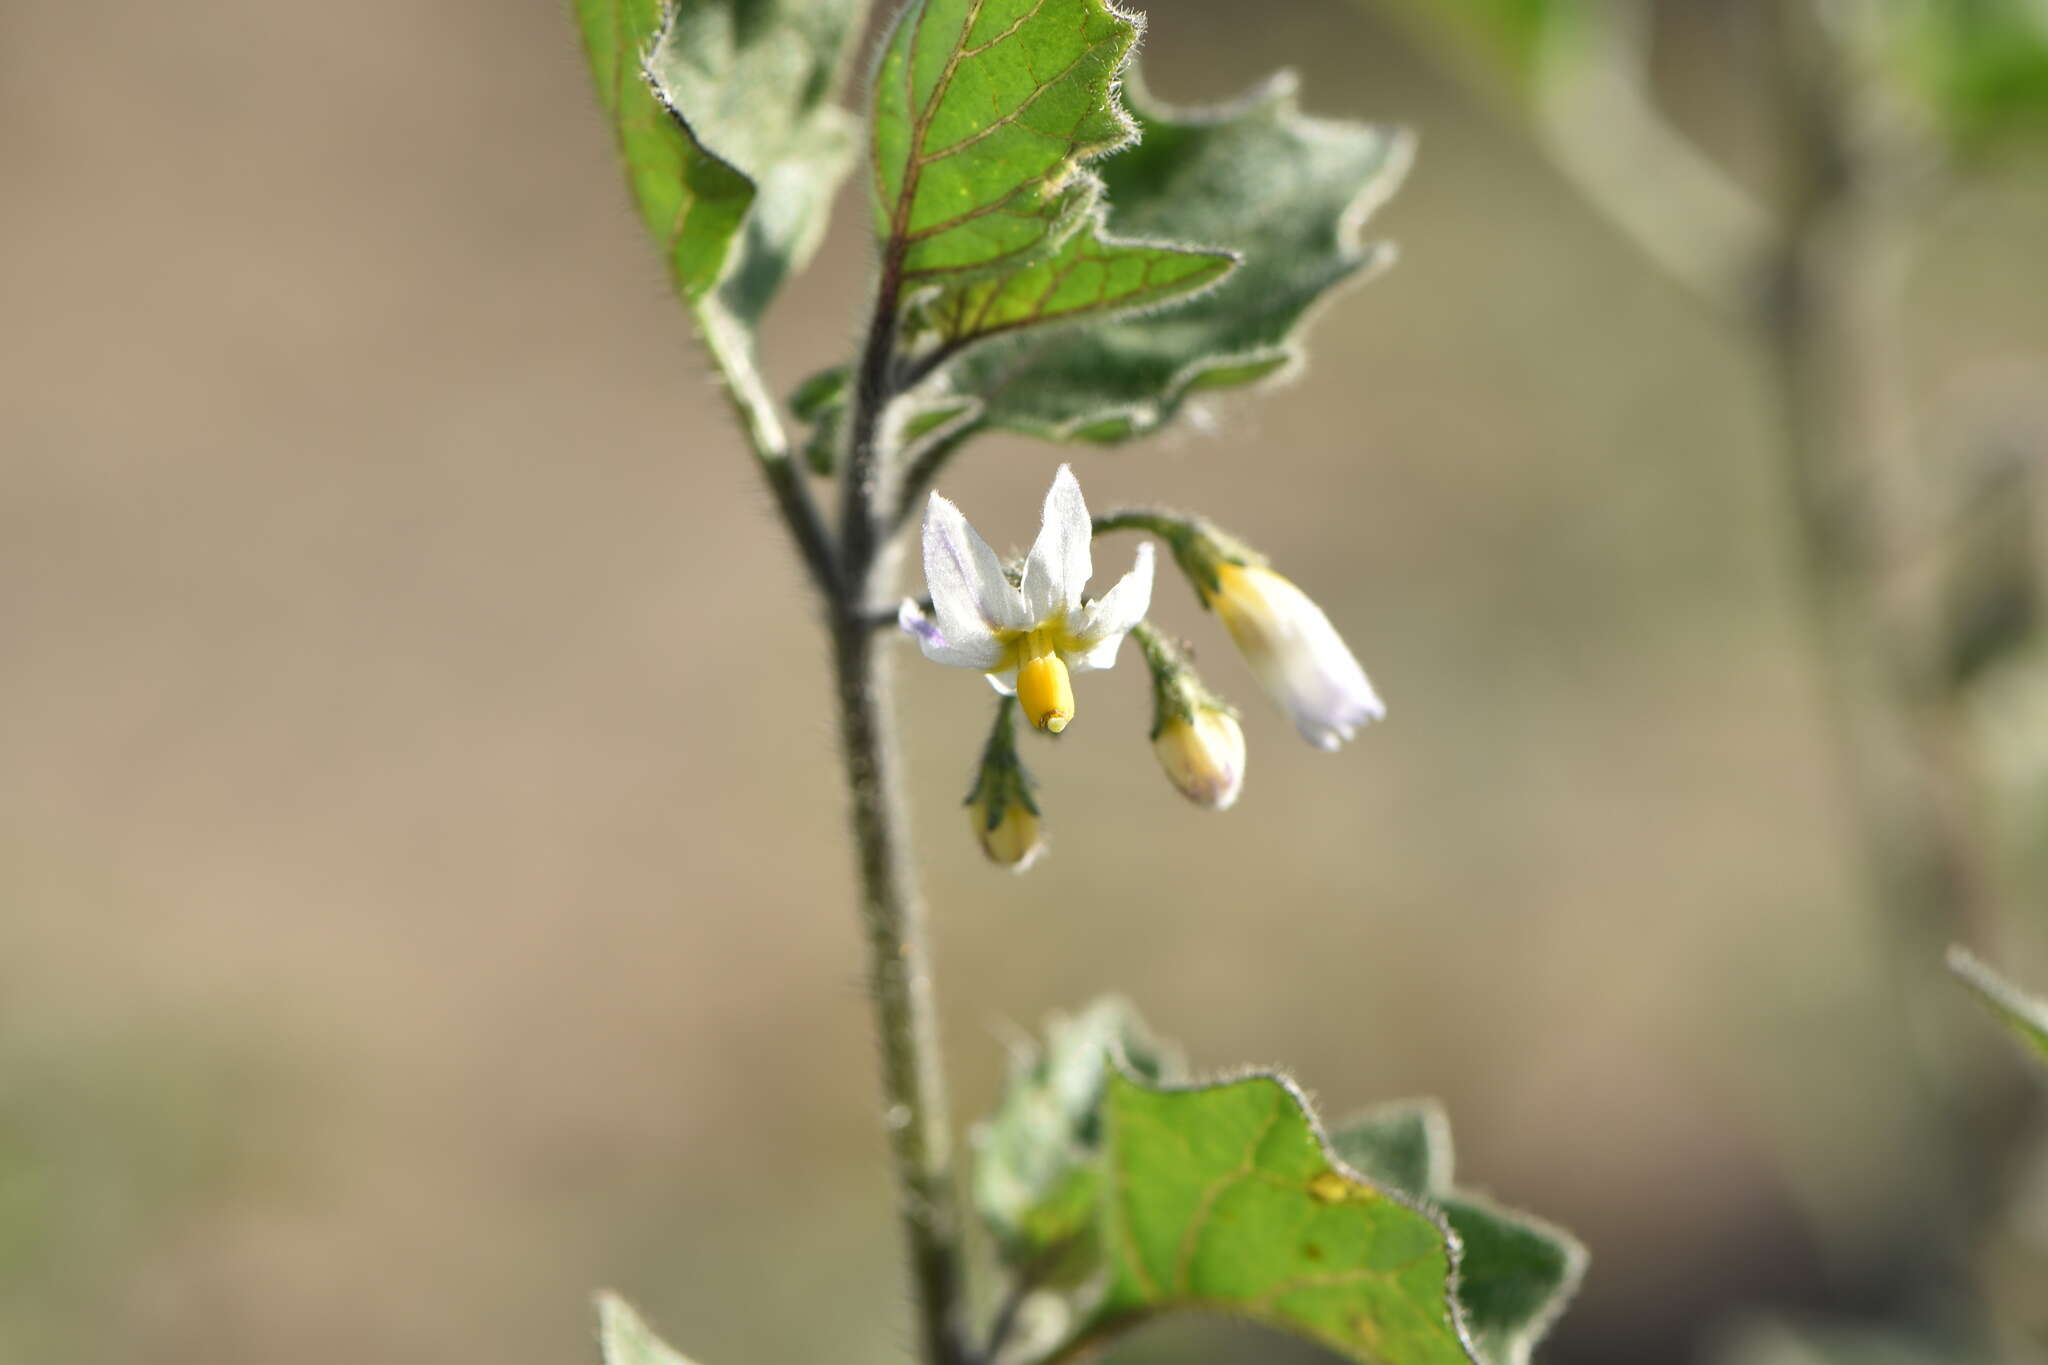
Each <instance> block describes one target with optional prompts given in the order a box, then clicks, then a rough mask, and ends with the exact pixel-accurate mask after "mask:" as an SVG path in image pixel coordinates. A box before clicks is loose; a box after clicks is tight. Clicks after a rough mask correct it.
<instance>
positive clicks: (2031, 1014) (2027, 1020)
mask: <svg viewBox="0 0 2048 1365" xmlns="http://www.w3.org/2000/svg"><path fill="white" fill-rule="evenodd" d="M1948 967H1949V970H1950V971H1952V972H1954V973H1955V974H1956V975H1957V976H1959V977H1961V978H1962V979H1963V983H1964V984H1965V985H1967V986H1969V987H1970V988H1971V989H1972V990H1973V991H1975V992H1976V993H1977V998H1978V999H1979V1000H1981V1001H1982V1002H1983V1003H1984V1005H1985V1007H1986V1008H1988V1009H1989V1010H1990V1011H1991V1012H1992V1014H1994V1015H1996V1016H1997V1017H1998V1020H1999V1021H2000V1022H2001V1023H2003V1024H2004V1025H2005V1026H2006V1027H2007V1028H2009V1029H2011V1030H2012V1032H2013V1034H2014V1035H2015V1036H2016V1037H2018V1038H2019V1040H2020V1041H2021V1042H2023V1043H2025V1044H2026V1045H2027V1046H2028V1047H2030V1048H2032V1049H2033V1050H2034V1051H2035V1052H2036V1053H2037V1054H2039V1056H2040V1057H2041V1059H2042V1060H2043V1061H2048V1000H2041V999H2039V998H2037V997H2035V996H2031V995H2028V994H2027V993H2026V992H2025V991H2023V990H2021V989H2020V988H2019V987H2017V986H2015V985H2013V984H2012V983H2011V982H2010V981H2007V980H2006V979H2005V978H2004V977H2002V976H2000V975H1999V974H1998V973H1996V972H1994V971H1992V970H1991V968H1989V967H1987V966H1985V965H1984V963H1982V962H1981V961H1979V960H1978V959H1977V957H1976V956H1975V955H1974V954H1972V953H1971V952H1970V951H1969V950H1968V949H1966V948H1963V947H1960V946H1958V947H1952V948H1950V949H1949V950H1948Z"/></svg>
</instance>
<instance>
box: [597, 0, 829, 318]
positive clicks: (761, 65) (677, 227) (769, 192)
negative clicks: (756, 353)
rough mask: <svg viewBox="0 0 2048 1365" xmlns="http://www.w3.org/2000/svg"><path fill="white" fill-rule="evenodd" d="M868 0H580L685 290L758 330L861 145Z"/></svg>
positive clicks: (631, 171) (607, 87) (658, 238)
mask: <svg viewBox="0 0 2048 1365" xmlns="http://www.w3.org/2000/svg"><path fill="white" fill-rule="evenodd" d="M862 10H863V6H862V4H861V3H860V0H679V3H677V4H676V5H675V7H674V9H673V12H672V13H670V14H669V15H668V16H667V19H668V22H667V24H666V26H665V27H664V23H663V20H664V11H663V7H662V5H661V3H660V0H577V4H576V13H577V18H578V20H579V22H580V23H581V26H582V30H583V38H584V46H585V48H586V50H587V52H588V54H589V57H590V66H591V75H592V77H593V79H594V80H595V82H596V85H597V91H598V97H599V100H600V102H601V103H602V104H603V106H604V108H605V111H606V113H607V114H609V115H610V117H611V119H612V122H613V124H614V127H615V128H616V130H617V134H618V138H619V146H620V150H621V153H622V155H623V157H624V160H625V164H626V175H627V179H628V182H629V183H630V184H631V186H632V190H633V196H634V199H635V201H636V203H637V204H638V206H639V209H640V216H641V219H642V221H643V222H644V223H645V225H646V227H647V230H648V233H649V234H650V235H651V236H652V237H653V238H654V240H655V242H656V243H657V244H658V245H659V246H660V248H661V250H662V254H663V256H664V259H665V260H666V262H667V265H668V268H669V273H670V275H671V277H672V278H673V280H674V282H675V285H676V288H677V290H678V292H680V293H681V294H682V295H683V297H684V298H685V299H687V300H688V301H690V302H691V303H692V304H695V305H698V306H699V307H700V308H703V307H707V306H716V307H717V308H718V309H719V310H720V311H721V312H722V313H723V314H724V315H725V316H726V317H728V318H730V319H732V320H733V321H735V322H737V323H738V324H740V325H741V326H742V327H744V328H751V327H752V326H753V325H754V324H755V323H756V322H757V321H758V320H759V318H760V316H761V312H762V310H763V309H764V308H766V306H767V304H768V302H769V300H770V298H772V296H773V295H774V293H775V291H776V290H777V289H778V288H779V287H780V285H781V284H782V282H783V281H784V280H785V279H786V278H787V276H788V275H789V274H790V272H791V271H793V270H795V269H797V268H799V267H800V266H802V265H803V263H804V262H805V261H806V260H807V259H808V258H809V256H810V254H811V252H812V251H813V250H814V249H815V248H816V246H817V243H818V239H819V236H820V235H821V234H822V232H823V230H824V225H825V217H826V211H827V209H828V207H829V204H830V199H831V196H832V188H833V186H834V184H836V183H837V181H838V180H839V178H840V177H841V176H842V175H843V174H844V173H845V170H846V168H847V166H848V164H849V163H850V161H851V157H852V152H853V147H854V129H853V124H852V120H851V119H850V118H849V116H848V115H847V114H846V113H845V112H844V111H843V110H841V109H839V108H837V107H836V106H835V105H834V103H833V100H834V97H835V96H836V94H837V92H838V89H839V87H840V85H841V83H842V80H843V73H844V69H845V65H846V55H847V49H848V45H849V43H850V40H851V38H852V35H853V32H854V30H855V28H856V26H857V25H858V23H859V22H860V18H861V14H862Z"/></svg>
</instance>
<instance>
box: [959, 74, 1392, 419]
mask: <svg viewBox="0 0 2048 1365" xmlns="http://www.w3.org/2000/svg"><path fill="white" fill-rule="evenodd" d="M1124 91H1125V94H1126V96H1127V98H1128V99H1129V100H1130V105H1131V109H1132V111H1133V112H1134V113H1135V114H1136V116H1137V119H1138V124H1139V128H1140V131H1141V133H1142V137H1141V140H1140V141H1139V143H1138V144H1137V145H1136V146H1135V147H1133V148H1132V149H1130V150H1128V151H1125V152H1122V153H1120V154H1119V155H1117V156H1115V157H1113V158H1111V159H1110V160H1109V161H1107V162H1105V163H1104V164H1103V169H1102V178H1103V180H1104V182H1105V184H1106V186H1107V190H1108V196H1109V202H1110V204H1111V206H1112V213H1111V217H1110V222H1111V224H1112V226H1114V227H1115V229H1116V230H1117V231H1118V232H1121V233H1127V234H1130V235H1132V236H1135V237H1139V238H1145V239H1156V240H1163V241H1191V242H1205V243H1210V244H1212V245H1215V246H1218V247H1223V248H1228V249H1230V250H1232V251H1235V252H1236V253H1237V254H1238V256H1239V258H1240V260H1241V264H1240V265H1239V266H1238V267H1237V269H1236V270H1235V271H1234V272H1233V273H1232V274H1231V275H1230V277H1229V278H1227V279H1225V280H1223V281H1222V282H1221V283H1220V284H1219V285H1217V286H1216V287H1215V288H1213V289H1210V290H1209V291H1208V292H1206V293H1203V294H1201V295H1199V296H1198V297H1195V298H1193V299H1192V300H1190V301H1187V302H1184V303H1180V304H1178V305H1176V306H1174V307H1172V308H1169V309H1164V310H1161V311H1157V312H1149V313H1145V314H1142V315H1139V316H1132V317H1125V318H1119V319H1117V320H1114V321H1107V322H1101V323H1098V324H1096V325H1092V326H1090V327H1087V328H1086V329H1083V330H1081V331H1078V332H1076V333H1072V334H1065V335H1061V336H1058V337H1054V338H1038V337H1032V336H1029V335H1024V336H1017V337H1011V338H1004V339H1001V340H998V341H996V342H993V343H991V344H989V345H986V346H982V347H978V348H976V349H975V350H974V351H972V352H970V353H968V354H967V355H965V356H963V357H961V358H960V359H959V360H957V361H955V362H954V363H953V364H952V365H951V366H950V367H949V368H948V370H947V371H946V372H945V375H944V380H945V382H946V383H947V384H949V385H950V386H951V388H952V389H953V390H954V391H956V392H959V393H963V394H970V395H973V396H975V397H977V398H979V399H980V400H981V401H982V402H983V404H984V405H985V410H984V412H983V414H982V417H981V418H980V421H981V422H982V423H983V424H984V425H987V426H994V427H1002V428H1006V429H1009V430H1013V431H1021V432H1025V433H1027V434H1031V435H1037V436H1044V437H1050V438H1052V439H1056V440H1089V441H1099V442H1115V441H1122V440H1128V439H1130V438H1132V437H1135V436H1140V435H1143V434H1144V433H1146V432H1149V431H1152V430H1154V429H1156V428H1157V427H1158V426H1160V425H1161V424H1162V423H1163V422H1165V421H1167V420H1168V419H1169V418H1171V417H1172V416H1173V415H1174V414H1175V412H1177V411H1178V410H1179V409H1180V408H1181V406H1182V404H1183V403H1184V402H1185V401H1186V400H1187V398H1188V397H1189V395H1190V394H1193V393H1195V392H1197V391H1200V390H1204V389H1214V388H1222V387H1233V386H1238V385H1244V384H1250V383H1253V382H1255V381H1257V380H1260V379H1264V378H1267V377H1268V376H1271V375H1273V374H1275V373H1278V372H1280V371H1284V370H1288V369H1290V368H1292V367H1293V366H1294V365H1295V364H1296V363H1297V362H1298V361H1299V359H1300V355H1301V349H1300V342H1299V338H1298V333H1299V330H1300V328H1301V325H1302V323H1303V321H1304V319H1305V318H1306V317H1307V315H1308V314H1309V312H1310V310H1311V309H1312V308H1313V307H1314V305H1315V304H1316V303H1317V301H1318V300H1320V299H1322V298H1323V297H1324V296H1325V295H1327V294H1328V293H1329V292H1330V291H1331V290H1332V289H1333V288H1335V287H1336V286H1338V285H1340V284H1342V283H1344V282H1345V281H1347V280H1355V279H1359V278H1362V277H1364V276H1365V275H1368V274H1370V273H1371V272H1372V270H1373V269H1374V268H1375V267H1376V266H1379V265H1383V264H1385V263H1386V262H1387V261H1389V260H1390V259H1391V255H1392V253H1391V250H1390V249H1389V248H1387V247H1385V246H1384V245H1371V246H1368V245H1365V244H1363V243H1362V242H1361V241H1360V231H1361V228H1362V227H1363V224H1364V222H1365V219H1366V218H1367V216H1368V215H1369V214H1370V213H1371V212H1372V210H1373V209H1374V208H1376V207H1377V206H1378V205H1379V204H1380V203H1381V202H1382V201H1384V200H1385V199H1386V198H1387V196H1388V195H1390V194H1392V193H1393V191H1394V189H1395V187H1396V186H1397V185H1398V184H1399V183H1400V179H1401V176H1402V174H1403V173H1404V172H1405V171H1406V169H1407V166H1408V163H1409V160H1410V156H1411V151H1412V144H1411V140H1410V139H1409V137H1408V136H1407V135H1406V134H1405V133H1404V132H1402V131H1399V130H1396V129H1390V128H1380V127H1367V126H1363V125H1358V124H1351V123H1338V122H1330V121H1326V120H1321V119H1312V118H1308V117H1306V116H1304V115H1303V114H1302V113H1301V112H1300V110H1299V107H1298V104H1297V101H1296V98H1295V81H1294V79H1293V77H1292V76H1291V75H1288V74H1286V73H1282V74H1281V75H1280V76H1277V77H1275V78H1274V79H1272V80H1271V81H1269V82H1267V83H1266V84H1265V85H1264V86H1263V87H1261V88H1260V89H1259V90H1257V91H1255V92H1253V93H1252V94H1251V95H1249V96H1248V97H1246V98H1245V99H1243V100H1241V101H1239V102H1237V103H1236V104H1234V105H1231V106H1228V107H1225V108H1221V109H1213V110H1198V111H1187V112H1181V111H1174V110H1170V109H1168V108H1167V107H1165V106H1164V105H1161V104H1159V103H1157V102H1156V101H1154V100H1152V99H1151V98H1150V97H1149V96H1148V95H1146V93H1145V92H1144V90H1143V89H1142V87H1140V86H1139V85H1138V83H1137V81H1136V79H1135V77H1133V78H1132V79H1131V80H1129V81H1127V82H1126V84H1125V87H1124Z"/></svg>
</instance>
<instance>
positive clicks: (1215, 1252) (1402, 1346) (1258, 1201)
mask: <svg viewBox="0 0 2048 1365" xmlns="http://www.w3.org/2000/svg"><path fill="white" fill-rule="evenodd" d="M1104 1109H1105V1113H1106V1116H1107V1125H1108V1130H1109V1142H1108V1152H1109V1158H1108V1193H1107V1198H1106V1201H1105V1206H1104V1218H1105V1220H1106V1222H1105V1228H1106V1241H1107V1244H1108V1247H1109V1254H1110V1278H1109V1282H1108V1288H1107V1291H1106V1293H1105V1295H1104V1298H1103V1301H1102V1303H1101V1305H1100V1306H1099V1307H1098V1308H1097V1309H1096V1311H1095V1314H1094V1317H1093V1319H1092V1323H1091V1326H1092V1329H1093V1330H1105V1329H1113V1327H1114V1325H1115V1324H1116V1323H1117V1322H1118V1320H1120V1319H1121V1320H1132V1319H1138V1318H1142V1317H1144V1316H1147V1315H1149V1314H1152V1313H1156V1312H1158V1311H1160V1310H1162V1309H1169V1308H1206V1309H1211V1310H1216V1311H1221V1312H1227V1313H1233V1314H1236V1315H1239V1316H1243V1317H1247V1318H1251V1319H1254V1320H1256V1321H1259V1322H1263V1323H1265V1324H1267V1325H1269V1326H1272V1327H1276V1328H1280V1329H1281V1330H1284V1331H1288V1332H1292V1333H1294V1334H1296V1335H1298V1336H1302V1337H1306V1338H1308V1339H1310V1340H1313V1341H1316V1342H1319V1343H1321V1344H1322V1345H1324V1346H1326V1347H1328V1348H1329V1349H1331V1350H1333V1351H1335V1352H1337V1353H1338V1354H1339V1355H1342V1356H1345V1357H1346V1358H1348V1359H1351V1360H1357V1361H1365V1362H1372V1363H1373V1365H1466V1362H1470V1361H1473V1360H1476V1359H1478V1357H1477V1356H1476V1354H1474V1353H1473V1351H1472V1349H1471V1347H1470V1344H1469V1340H1468V1338H1467V1336H1466V1333H1465V1330H1464V1328H1463V1326H1462V1324H1461V1323H1460V1321H1459V1313H1458V1310H1457V1307H1456V1300H1455V1296H1454V1294H1453V1285H1454V1283H1455V1279H1456V1270H1455V1267H1456V1257H1457V1251H1456V1242H1455V1240H1454V1239H1453V1238H1452V1236H1451V1234H1450V1232H1449V1230H1448V1228H1447V1227H1446V1225H1445V1224H1444V1222H1443V1221H1442V1219H1441V1217H1440V1216H1439V1215H1435V1214H1432V1213H1431V1212H1429V1211H1428V1210H1426V1209H1425V1208H1423V1207H1422V1206H1421V1205H1420V1204H1419V1203H1416V1202H1414V1201H1411V1200H1410V1199H1408V1198H1406V1197H1404V1196H1402V1195H1399V1194H1396V1193H1395V1192H1393V1191H1391V1190H1386V1189H1382V1188H1379V1187H1377V1186H1375V1185H1373V1184H1371V1183H1370V1182H1368V1181H1366V1180H1365V1179H1363V1178H1361V1177H1360V1176H1358V1175H1357V1174H1355V1173H1354V1172H1352V1171H1350V1170H1349V1169H1348V1168H1347V1167H1346V1166H1345V1164H1344V1163H1343V1161H1342V1160H1341V1159H1340V1158H1339V1157H1337V1156H1336V1155H1335V1154H1334V1153H1333V1152H1331V1150H1330V1149H1329V1147H1328V1146H1327V1145H1326V1144H1325V1143H1324V1141H1323V1139H1322V1137H1321V1135H1320V1134H1319V1133H1318V1132H1317V1131H1316V1128H1315V1125H1314V1123H1313V1121H1312V1120H1311V1119H1310V1117H1309V1113H1308V1108H1307V1105H1306V1103H1305V1101H1304V1100H1303V1099H1302V1097H1301V1095H1300V1093H1299V1092H1298V1091H1296V1090H1295V1088H1294V1087H1293V1085H1292V1084H1291V1083H1289V1082H1288V1081H1285V1080H1283V1079H1282V1078H1280V1077H1278V1076H1247V1077H1243V1078H1241V1079H1238V1080H1232V1081H1225V1082H1222V1083H1219V1084H1215V1085H1209V1086H1199V1087H1195V1088H1191V1089H1166V1088H1154V1087H1152V1086H1149V1085H1147V1084H1145V1083H1143V1082H1141V1081H1138V1080H1135V1079H1133V1078H1131V1077H1128V1076H1125V1075H1123V1074H1121V1073H1117V1074H1113V1075H1112V1076H1111V1077H1110V1078H1109V1088H1108V1092H1107V1095H1106V1097H1105V1100H1104Z"/></svg>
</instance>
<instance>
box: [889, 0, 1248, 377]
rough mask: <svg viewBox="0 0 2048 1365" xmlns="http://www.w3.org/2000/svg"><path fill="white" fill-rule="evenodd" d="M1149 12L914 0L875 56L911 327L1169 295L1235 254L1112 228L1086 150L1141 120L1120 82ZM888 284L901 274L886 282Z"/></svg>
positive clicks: (972, 327) (902, 295)
mask: <svg viewBox="0 0 2048 1365" xmlns="http://www.w3.org/2000/svg"><path fill="white" fill-rule="evenodd" d="M1138 31H1139V22H1138V20H1136V19H1134V18H1132V17H1129V16H1126V15H1124V14H1122V13H1120V12H1118V11H1117V10H1116V9H1114V8H1112V7H1111V6H1110V5H1109V4H1107V3H1105V0H911V3H910V4H909V5H907V6H906V7H905V8H904V10H903V12H902V14H901V15H900V16H899V17H898V19H897V21H896V24H895V27H894V28H893V29H892V30H891V32H890V35H889V39H888V41H887V43H886V45H885V46H884V48H883V50H882V57H881V61H880V62H879V63H878V65H877V67H876V70H875V80H874V91H873V118H872V120H871V124H870V134H869V137H870V150H871V154H872V165H871V168H870V169H871V172H872V177H873V189H874V224H875V233H876V236H877V238H878V240H879V241H880V243H881V247H882V258H883V277H884V279H885V281H892V282H893V283H894V286H895V288H896V290H897V297H896V299H895V300H894V301H893V302H894V303H895V304H896V305H897V306H899V307H900V308H901V310H902V314H903V316H902V325H903V328H904V332H905V335H906V338H909V339H918V338H920V337H923V334H926V333H936V334H937V335H936V336H935V337H924V339H923V344H924V345H926V346H928V347H929V346H939V347H943V348H945V352H946V353H950V352H951V351H953V350H957V349H959V348H962V347H964V346H966V345H967V344H968V343H969V342H972V341H974V340H977V339H979V338H981V337H984V336H989V335H994V334H997V333H1000V332H1005V331H1012V330H1016V329H1019V328H1023V327H1027V326H1033V325H1037V324H1041V323H1047V322H1054V321H1072V320H1075V319H1078V318H1083V317H1097V316H1105V315H1108V314H1110V313H1113V312H1117V311H1120V310H1123V309H1128V308H1134V307H1146V306H1153V305H1156V304H1159V303H1161V302H1164V301H1166V300H1168V299H1172V298H1177V297H1180V296H1183V295H1186V294H1188V293H1191V292H1193V291H1195V290H1199V289H1201V288H1204V287H1206V286H1207V285H1209V284H1210V283H1212V282H1214V281H1215V280H1216V279H1217V278H1218V277H1220V276H1221V275H1222V274H1223V273H1224V272H1225V271H1227V270H1229V268H1230V266H1231V259H1230V255H1229V253H1227V252H1222V251H1216V250H1213V249H1200V248H1190V247H1184V246H1180V245H1176V244H1174V243H1173V242H1171V241H1167V242H1146V241H1120V240H1117V239H1114V238H1111V237H1108V236H1107V235H1105V234H1104V233H1103V232H1102V231H1101V214H1100V208H1099V205H1098V199H1099V195H1100V188H1101V187H1100V182H1099V181H1098V180H1097V179H1096V178H1095V176H1094V175H1093V174H1092V173H1091V172H1090V171H1088V170H1087V169H1085V167H1086V165H1087V163H1089V162H1091V161H1093V160H1094V159H1095V158H1097V157H1100V156H1102V155H1104V154H1105V153H1108V152H1110V151H1113V150H1115V149H1116V148H1118V147H1121V146H1124V145H1125V144H1127V143H1128V142H1129V141H1130V140H1131V138H1132V136H1133V133H1134V127H1133V125H1132V123H1131V120H1130V117H1129V116H1128V115H1127V114H1126V113H1125V112H1124V110H1123V108H1122V107H1121V105H1120V104H1119V103H1118V100H1117V94H1116V86H1117V80H1118V77H1119V75H1120V73H1121V72H1122V70H1123V66H1124V63H1125V61H1126V60H1127V59H1128V57H1129V55H1130V52H1131V48H1132V46H1133V45H1134V44H1135V43H1136V41H1137V37H1138ZM885 287H886V286H885Z"/></svg>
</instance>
